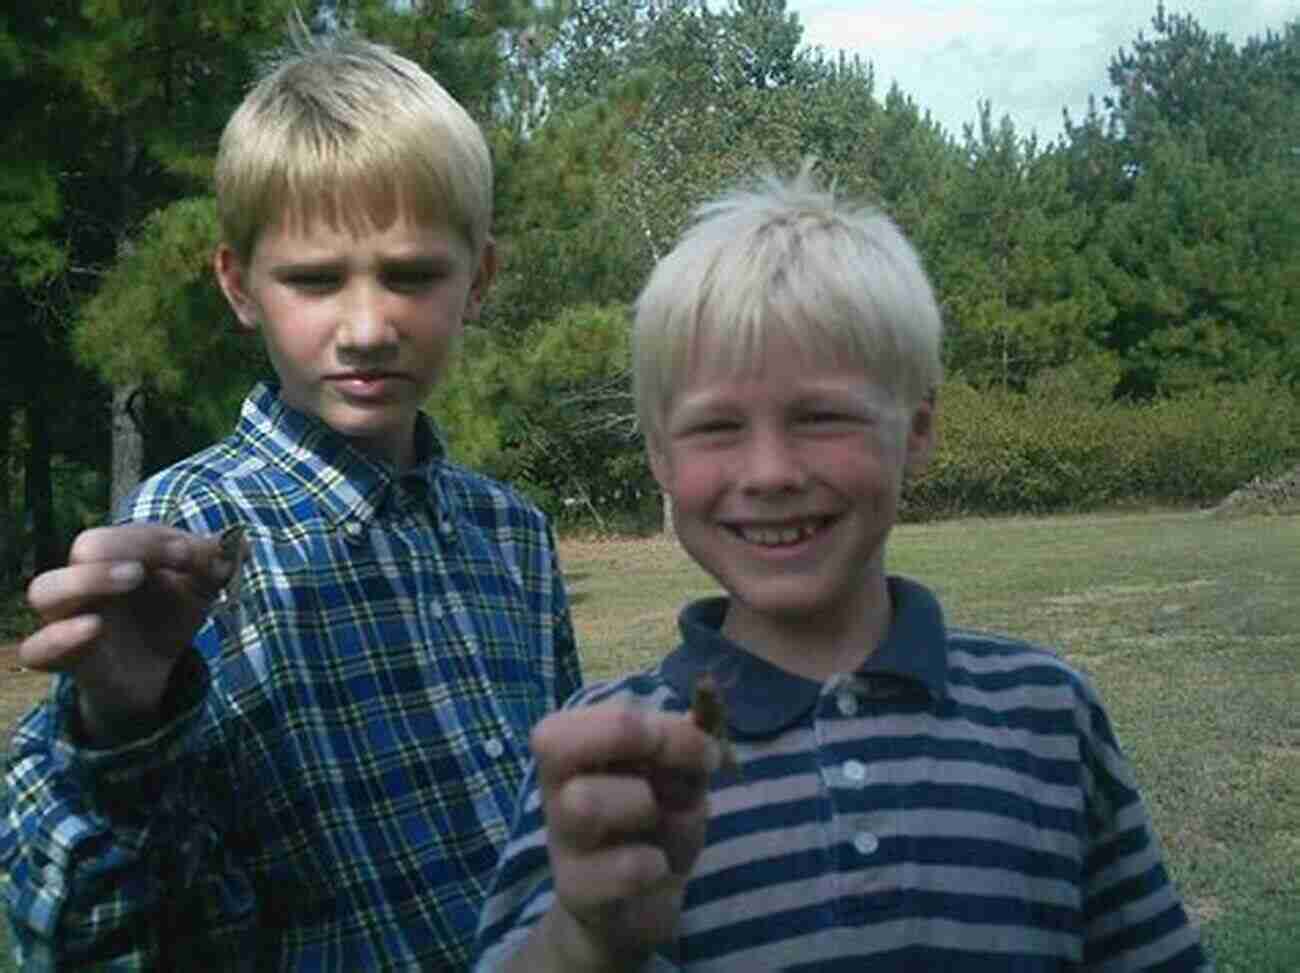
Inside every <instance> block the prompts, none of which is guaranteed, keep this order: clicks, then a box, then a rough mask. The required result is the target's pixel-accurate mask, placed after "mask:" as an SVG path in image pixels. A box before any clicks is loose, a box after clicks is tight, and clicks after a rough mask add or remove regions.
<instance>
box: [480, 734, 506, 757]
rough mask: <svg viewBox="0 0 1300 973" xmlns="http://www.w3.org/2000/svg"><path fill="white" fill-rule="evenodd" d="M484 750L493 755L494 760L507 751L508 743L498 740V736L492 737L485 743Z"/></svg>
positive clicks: (490, 755)
mask: <svg viewBox="0 0 1300 973" xmlns="http://www.w3.org/2000/svg"><path fill="white" fill-rule="evenodd" d="M483 750H484V751H485V752H486V753H487V755H488V756H489V757H491V758H492V759H493V760H496V759H497V757H499V756H501V755H502V754H503V753H505V752H506V745H505V744H504V743H502V742H501V741H500V740H498V739H497V738H496V737H491V738H489V739H488V741H487V742H486V743H484V744H483Z"/></svg>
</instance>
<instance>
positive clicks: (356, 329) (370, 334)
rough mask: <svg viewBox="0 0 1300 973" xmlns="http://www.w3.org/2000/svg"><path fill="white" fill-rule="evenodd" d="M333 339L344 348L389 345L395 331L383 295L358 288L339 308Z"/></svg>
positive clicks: (364, 288)
mask: <svg viewBox="0 0 1300 973" xmlns="http://www.w3.org/2000/svg"><path fill="white" fill-rule="evenodd" d="M336 338H337V340H338V343H339V344H340V345H341V346H343V347H345V348H373V347H376V346H378V345H385V344H390V343H392V341H393V340H394V332H393V328H392V325H391V323H390V322H389V320H388V315H387V312H386V310H385V307H384V301H383V299H382V295H380V294H377V293H375V291H374V290H373V289H372V288H366V287H357V288H356V289H355V290H354V292H353V293H351V294H349V295H347V299H346V300H344V301H343V302H342V303H341V305H340V308H339V324H338V329H337V332H336Z"/></svg>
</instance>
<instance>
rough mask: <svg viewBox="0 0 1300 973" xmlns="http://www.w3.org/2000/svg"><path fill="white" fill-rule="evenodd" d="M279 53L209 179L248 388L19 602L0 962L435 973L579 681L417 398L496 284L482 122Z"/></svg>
mask: <svg viewBox="0 0 1300 973" xmlns="http://www.w3.org/2000/svg"><path fill="white" fill-rule="evenodd" d="M298 45H299V49H297V50H296V51H294V52H293V53H291V54H289V55H287V56H286V57H285V59H284V60H283V61H282V62H281V63H279V64H278V65H277V66H275V67H274V68H273V70H272V71H271V72H270V73H269V74H268V75H267V76H266V77H265V79H264V80H262V81H261V82H260V83H259V84H258V85H257V86H256V87H255V88H254V89H252V91H251V92H250V93H249V94H248V96H247V97H246V98H245V100H244V102H243V103H242V104H241V106H240V107H239V109H238V110H237V111H236V112H235V114H234V115H233V116H232V118H231V120H230V122H229V124H228V125H227V127H226V130H225V133H224V135H223V137H222V142H221V147H220V153H219V156H218V161H217V169H216V190H217V201H218V211H219V215H220V221H221V232H222V242H221V244H220V246H219V247H218V248H217V251H216V256H215V261H214V263H215V271H216V276H217V279H218V281H219V283H220V286H221V288H222V290H223V292H224V293H225V295H226V297H227V299H228V301H229V303H230V306H231V307H232V309H233V310H234V312H235V314H236V315H237V317H238V319H239V321H240V323H241V325H242V326H243V327H244V328H246V329H248V330H249V331H250V332H255V333H257V334H260V335H261V338H262V340H263V342H264V344H265V347H266V349H267V352H268V355H269V358H270V361H271V364H272V366H273V368H274V371H275V379H274V380H272V381H267V382H265V383H262V384H259V385H258V386H257V387H256V388H254V389H253V390H252V392H251V393H250V394H249V396H248V398H247V399H246V400H245V402H244V406H243V410H242V413H241V416H240V418H239V422H238V425H237V427H236V429H235V431H234V432H233V433H232V434H231V435H230V436H229V437H228V438H227V439H225V440H224V441H222V442H220V443H218V444H216V445H215V446H212V447H210V448H209V449H207V450H204V451H203V452H201V453H199V454H197V455H195V456H192V457H190V458H189V459H187V460H184V461H182V462H180V463H178V464H176V465H175V466H173V467H171V468H169V469H167V470H164V471H163V472H161V473H159V474H157V475H156V476H154V477H152V478H151V479H150V480H148V481H147V482H146V483H145V484H144V485H143V486H142V487H141V489H140V490H139V491H138V492H137V493H136V495H135V496H134V497H132V498H131V499H130V500H129V501H128V503H127V505H126V508H125V510H124V511H122V512H121V514H120V523H119V524H118V525H117V526H113V527H108V528H100V529H96V530H91V531H88V532H86V533H84V534H82V535H81V536H80V537H79V538H78V539H77V541H76V542H75V544H74V546H73V549H72V552H71V556H70V560H69V564H68V566H67V567H65V568H61V569H58V570H54V571H50V572H48V573H46V574H43V575H41V576H40V577H38V578H37V579H36V580H35V581H34V582H33V583H32V586H31V589H30V591H29V600H30V602H31V604H32V606H33V608H34V609H35V610H36V611H37V612H38V613H39V614H40V616H41V618H42V620H43V622H44V625H43V627H42V628H41V629H40V630H39V631H37V632H36V633H35V634H33V635H32V636H31V637H30V638H28V639H27V640H26V641H25V642H24V643H23V644H22V646H21V647H20V650H19V656H18V657H19V660H20V661H21V662H22V664H24V665H26V666H29V667H31V668H36V669H44V670H46V671H50V672H56V673H59V674H60V676H59V678H58V680H57V681H56V685H55V689H54V692H53V695H52V697H51V699H50V700H48V701H47V702H46V703H44V704H43V705H42V706H40V707H38V708H37V709H35V710H34V711H33V712H32V713H31V714H30V715H29V716H28V717H27V718H26V720H25V721H24V722H23V724H22V725H21V726H20V728H19V730H18V732H17V734H16V736H15V738H14V743H13V747H12V750H11V752H10V756H9V760H8V774H7V778H6V785H7V786H6V787H5V788H0V894H2V895H3V899H4V901H5V904H6V905H7V907H8V911H9V915H10V918H11V920H12V923H13V927H14V930H15V940H16V944H17V950H18V955H19V957H20V965H21V966H22V968H23V969H24V970H46V969H51V970H52V969H56V968H57V969H73V968H83V967H92V968H106V967H108V966H112V968H114V969H118V968H121V969H128V968H129V969H154V970H197V969H204V970H208V969H211V970H236V969H258V970H265V969H284V970H290V969H301V970H339V971H349V973H351V971H357V970H367V971H370V970H385V969H392V970H411V969H425V970H435V969H436V970H464V969H465V968H466V967H467V965H468V963H469V961H470V948H471V945H472V938H473V933H474V928H475V925H476V922H477V918H478V914H479V909H480V906H481V904H482V901H483V897H484V895H485V893H486V889H487V884H488V881H489V879H490V877H491V873H492V870H493V867H494V865H495V863H496V861H497V857H498V853H499V851H500V848H501V846H502V845H503V843H504V841H505V838H506V836H507V834H508V825H509V821H510V819H511V815H512V813H513V807H514V805H513V799H514V795H515V793H516V791H517V789H518V786H519V783H520V781H521V778H522V774H523V768H524V761H525V757H526V754H527V737H528V733H529V730H530V729H531V728H532V726H533V724H534V723H535V722H536V721H537V720H538V719H540V718H541V716H542V715H544V714H545V713H546V712H547V711H548V710H550V709H552V708H554V707H555V706H557V705H558V704H559V703H561V702H562V701H563V700H564V699H565V698H567V697H568V696H569V695H570V694H571V693H572V692H574V691H575V690H576V689H577V688H578V686H579V683H580V679H579V674H578V663H577V657H576V652H575V648H574V644H573V633H572V626H571V623H570V619H569V614H568V605H567V601H566V599H565V594H564V589H563V585H562V580H561V577H560V574H559V571H558V567H557V563H556V554H555V549H554V544H553V539H552V537H551V533H550V530H549V527H548V526H547V523H546V522H545V520H544V519H543V517H542V516H541V514H540V513H539V512H538V511H537V510H536V509H535V508H534V507H532V506H531V505H529V504H527V503H525V502H523V501H522V500H521V499H520V498H519V497H518V496H517V495H515V494H514V493H513V492H511V491H510V490H508V489H507V488H505V487H504V486H502V485H501V484H498V483H495V482H493V481H490V480H488V479H485V478H483V477H480V476H478V475H476V474H473V473H471V472H469V471H467V470H464V469H462V468H460V467H458V466H456V465H454V464H453V463H451V462H450V461H449V460H448V459H447V456H446V453H445V450H444V447H443V445H442V443H441V441H440V439H439V437H438V434H437V431H436V429H435V428H434V426H433V424H432V422H431V421H430V420H429V419H428V417H426V416H425V415H424V414H423V413H422V412H421V411H420V408H421V405H422V403H423V402H424V401H425V400H426V398H427V397H428V395H429V393H430V391H431V389H432V388H433V387H434V385H435V384H436V383H437V381H438V379H439V378H440V376H441V375H442V374H443V373H444V371H445V370H446V368H447V367H448V366H449V361H450V359H451V357H452V354H453V351H454V348H455V345H456V342H457V338H458V337H459V335H460V333H461V329H462V327H463V323H464V321H466V320H468V319H472V318H474V317H476V316H477V315H478V313H479V310H480V307H481V304H482V300H483V296H484V293H485V291H486V290H487V288H488V286H489V284H490V283H491V280H492V276H493V272H494V270H495V256H494V250H493V246H492V242H491V239H490V237H489V228H490V222H491V211H492V168H491V160H490V158H489V155H488V149H487V145H486V143H485V141H484V139H483V136H482V133H481V132H480V131H479V129H478V126H477V125H475V124H474V122H473V121H472V120H471V119H470V117H469V116H468V115H467V114H466V113H465V111H464V110H463V109H462V108H461V106H460V105H458V104H457V103H456V102H455V101H454V100H453V99H452V98H451V97H450V96H449V95H448V94H447V93H446V92H445V91H444V90H443V89H442V88H441V87H440V86H439V85H438V84H437V82H436V81H434V80H433V79H432V78H431V77H429V75H428V74H426V73H425V72H424V71H423V70H421V69H420V68H419V67H418V66H417V65H415V64H414V63H412V62H411V61H409V60H407V59H405V58H402V57H399V56H397V55H396V54H394V53H393V52H392V51H389V50H388V49H386V48H383V47H380V46H377V45H373V44H369V43H366V42H364V41H362V40H360V39H356V38H350V37H346V36H344V37H340V38H337V39H336V40H332V41H331V40H322V41H319V42H317V41H312V40H309V39H306V38H299V39H298ZM232 527H238V528H242V531H243V536H244V543H245V544H246V550H245V552H244V553H245V554H246V556H243V557H240V556H239V555H240V552H239V550H238V547H237V546H236V547H235V548H234V549H233V550H234V557H231V556H230V555H229V553H228V552H227V553H225V554H223V549H222V547H221V545H220V542H219V540H218V538H219V537H220V536H221V535H223V534H224V533H226V532H227V531H228V529H230V528H232ZM232 561H234V562H235V563H234V564H232ZM234 568H238V569H239V571H240V574H239V578H238V579H237V583H232V584H230V585H229V586H228V588H227V591H226V596H225V597H224V598H222V599H221V600H220V601H218V602H217V603H216V605H215V608H214V607H213V601H214V599H215V598H216V597H217V595H218V592H219V590H220V589H221V587H222V586H223V585H225V584H227V582H228V581H232V579H231V578H230V575H231V572H232V569H234Z"/></svg>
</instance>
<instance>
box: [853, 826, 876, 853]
mask: <svg viewBox="0 0 1300 973" xmlns="http://www.w3.org/2000/svg"><path fill="white" fill-rule="evenodd" d="M853 847H854V848H856V849H857V850H858V854H860V855H874V854H875V853H876V849H878V848H879V847H880V839H879V838H877V837H876V836H875V835H873V834H872V833H871V832H870V831H859V832H858V833H857V834H855V835H854V836H853Z"/></svg>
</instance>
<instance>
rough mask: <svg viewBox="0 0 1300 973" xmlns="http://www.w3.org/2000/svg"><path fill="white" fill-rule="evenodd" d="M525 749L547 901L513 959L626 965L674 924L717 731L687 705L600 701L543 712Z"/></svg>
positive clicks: (701, 830)
mask: <svg viewBox="0 0 1300 973" xmlns="http://www.w3.org/2000/svg"><path fill="white" fill-rule="evenodd" d="M532 749H533V755H534V757H535V758H536V760H537V772H538V780H539V784H540V787H541V790H542V802H543V809H544V813H545V816H546V831H547V850H548V852H549V855H550V859H551V870H552V874H553V877H554V880H555V892H556V899H557V902H556V906H555V908H553V909H552V911H551V912H550V914H548V915H547V916H546V917H545V919H543V920H542V923H541V924H540V926H539V928H538V931H537V933H536V934H535V935H536V937H538V939H539V940H540V941H532V942H530V943H529V944H528V946H526V947H525V950H524V952H523V954H522V955H521V956H519V957H517V961H519V960H522V961H524V963H525V966H526V967H527V968H528V969H548V968H549V969H565V970H573V971H578V970H599V969H620V970H628V969H635V968H636V966H637V965H638V964H639V963H640V962H642V961H644V960H645V959H646V958H648V956H649V954H650V953H651V951H652V950H653V949H654V947H655V946H656V945H657V944H659V943H662V942H665V941H667V940H668V939H671V938H672V936H673V934H674V931H675V930H676V927H677V921H678V918H679V916H680V914H681V906H682V898H683V895H684V893H685V887H686V881H687V878H688V877H689V875H690V872H691V869H692V868H693V867H694V864H695V860H696V858H697V857H698V856H699V853H700V849H701V848H702V847H703V846H704V839H705V832H706V830H707V827H708V782H709V777H710V775H711V774H712V773H713V772H714V771H715V770H717V768H718V765H719V762H720V761H721V753H720V751H719V747H718V744H717V741H716V740H714V739H713V738H712V737H710V736H709V735H708V734H706V733H704V732H703V731H701V730H700V729H699V727H697V726H696V725H695V724H694V723H693V722H692V721H691V719H690V716H689V715H687V714H680V715H679V714H670V713H660V712H654V711H648V710H637V709H632V708H629V707H625V706H621V705H618V704H606V705H602V706H594V707H590V708H586V709H575V710H565V711H562V712H559V713H555V714H552V715H551V716H549V717H547V718H546V719H545V720H543V721H542V722H541V723H540V724H538V726H537V728H536V730H534V732H533V738H532ZM535 950H538V951H535ZM518 968H523V967H518Z"/></svg>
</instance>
